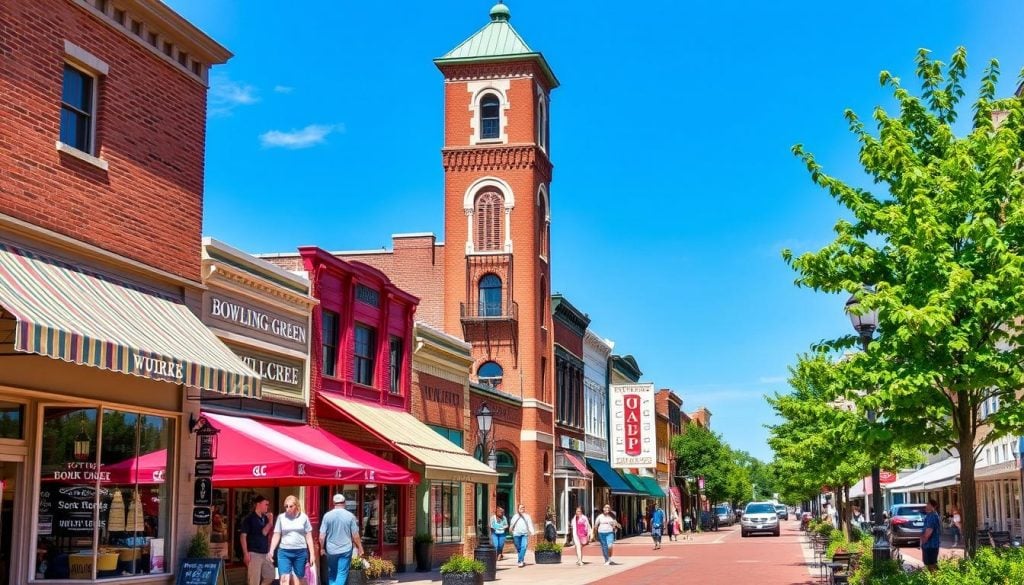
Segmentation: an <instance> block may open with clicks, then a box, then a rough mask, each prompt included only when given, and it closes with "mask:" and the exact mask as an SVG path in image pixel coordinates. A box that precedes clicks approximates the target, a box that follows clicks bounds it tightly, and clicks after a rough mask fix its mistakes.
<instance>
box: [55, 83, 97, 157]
mask: <svg viewBox="0 0 1024 585" xmlns="http://www.w3.org/2000/svg"><path fill="white" fill-rule="evenodd" d="M95 117H96V78H95V77H93V76H91V75H89V74H88V73H85V72H84V71H82V70H80V69H77V68H75V67H72V66H71V65H67V64H65V65H64V84H63V88H62V89H61V98H60V141H61V142H63V143H64V144H67V145H68V146H71V147H74V148H77V149H78V150H81V151H82V152H85V153H88V154H94V153H93V125H94V120H95Z"/></svg>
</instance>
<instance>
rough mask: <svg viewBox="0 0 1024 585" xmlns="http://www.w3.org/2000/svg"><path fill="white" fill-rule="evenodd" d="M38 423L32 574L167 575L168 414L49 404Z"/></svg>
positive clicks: (87, 577) (57, 576) (83, 576)
mask: <svg viewBox="0 0 1024 585" xmlns="http://www.w3.org/2000/svg"><path fill="white" fill-rule="evenodd" d="M42 429H43V430H42V439H41V441H40V454H39V460H40V472H41V473H40V489H39V512H38V514H37V515H36V517H35V518H34V521H35V526H36V534H37V541H36V554H35V556H34V558H35V559H36V566H35V567H34V570H33V574H34V576H35V578H36V579H38V580H43V579H85V580H90V579H104V578H110V577H123V576H126V575H135V574H145V573H149V574H153V573H166V572H167V566H166V561H167V559H168V557H169V555H168V552H169V547H170V546H171V544H172V543H171V542H170V541H169V540H168V536H169V528H170V514H171V502H173V501H174V499H173V498H174V495H173V492H174V490H173V487H172V486H173V481H172V480H173V478H172V477H171V476H170V475H169V474H168V472H167V469H168V462H169V461H171V460H172V459H171V449H170V445H171V443H172V438H173V436H174V429H173V423H172V422H171V419H169V418H166V417H161V416H156V415H147V414H141V413H136V412H128V411H123V410H116V409H107V408H104V409H102V410H100V409H97V408H76V407H66V406H62V407H56V406H47V407H44V409H43V425H42ZM96 511H98V514H95V513H96ZM94 514H95V516H98V520H99V526H100V529H99V530H96V529H95V526H94V520H95V519H96V518H95V516H94Z"/></svg>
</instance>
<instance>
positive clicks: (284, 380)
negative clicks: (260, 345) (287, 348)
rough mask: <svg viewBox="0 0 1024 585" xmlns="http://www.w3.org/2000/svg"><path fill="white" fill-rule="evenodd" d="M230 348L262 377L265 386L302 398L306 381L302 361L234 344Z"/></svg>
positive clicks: (304, 367)
mask: <svg viewBox="0 0 1024 585" xmlns="http://www.w3.org/2000/svg"><path fill="white" fill-rule="evenodd" d="M228 347H230V348H231V351H233V352H235V355H237V356H238V357H240V358H242V361H243V362H245V365H247V366H249V367H250V368H252V370H253V371H254V372H256V373H257V374H259V375H260V377H261V378H262V379H263V385H264V386H273V387H276V388H282V389H288V390H291V391H294V392H296V393H297V397H298V398H302V388H303V387H304V385H305V381H306V378H305V374H306V364H305V363H304V362H303V361H302V360H297V359H290V358H287V357H284V356H277V355H273V356H272V355H270V354H264V353H261V352H257V351H254V350H250V349H243V348H240V347H237V346H235V345H233V344H228Z"/></svg>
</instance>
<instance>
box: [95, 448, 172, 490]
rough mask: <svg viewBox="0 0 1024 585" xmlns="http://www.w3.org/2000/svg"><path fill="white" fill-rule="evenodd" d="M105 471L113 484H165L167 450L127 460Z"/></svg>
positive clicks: (105, 468)
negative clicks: (108, 473)
mask: <svg viewBox="0 0 1024 585" xmlns="http://www.w3.org/2000/svg"><path fill="white" fill-rule="evenodd" d="M103 470H104V471H108V472H110V476H109V477H110V481H111V482H112V483H139V484H154V483H163V482H164V476H165V475H167V449H160V450H159V451H153V452H152V453H146V454H145V455H143V456H142V457H139V458H137V459H136V458H132V459H125V460H124V461H120V462H118V463H114V464H112V465H108V466H106V467H104V468H103Z"/></svg>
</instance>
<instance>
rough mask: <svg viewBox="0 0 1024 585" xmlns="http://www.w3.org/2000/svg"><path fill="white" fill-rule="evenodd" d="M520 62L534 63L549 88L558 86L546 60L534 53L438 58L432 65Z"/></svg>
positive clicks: (556, 79)
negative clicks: (538, 66) (542, 74)
mask: <svg viewBox="0 0 1024 585" xmlns="http://www.w3.org/2000/svg"><path fill="white" fill-rule="evenodd" d="M521 60H530V61H536V62H537V64H538V65H540V69H541V72H543V73H544V77H546V78H547V80H548V84H549V85H550V86H551V89H555V88H556V87H558V86H559V85H560V84H559V81H558V78H557V77H555V73H554V72H553V71H552V70H551V67H550V66H549V65H548V62H547V60H546V59H544V55H542V54H541V53H536V52H534V53H519V54H513V55H489V56H485V57H438V58H437V59H434V64H435V65H437V66H438V67H441V66H443V65H463V64H470V63H507V62H509V61H521Z"/></svg>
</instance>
